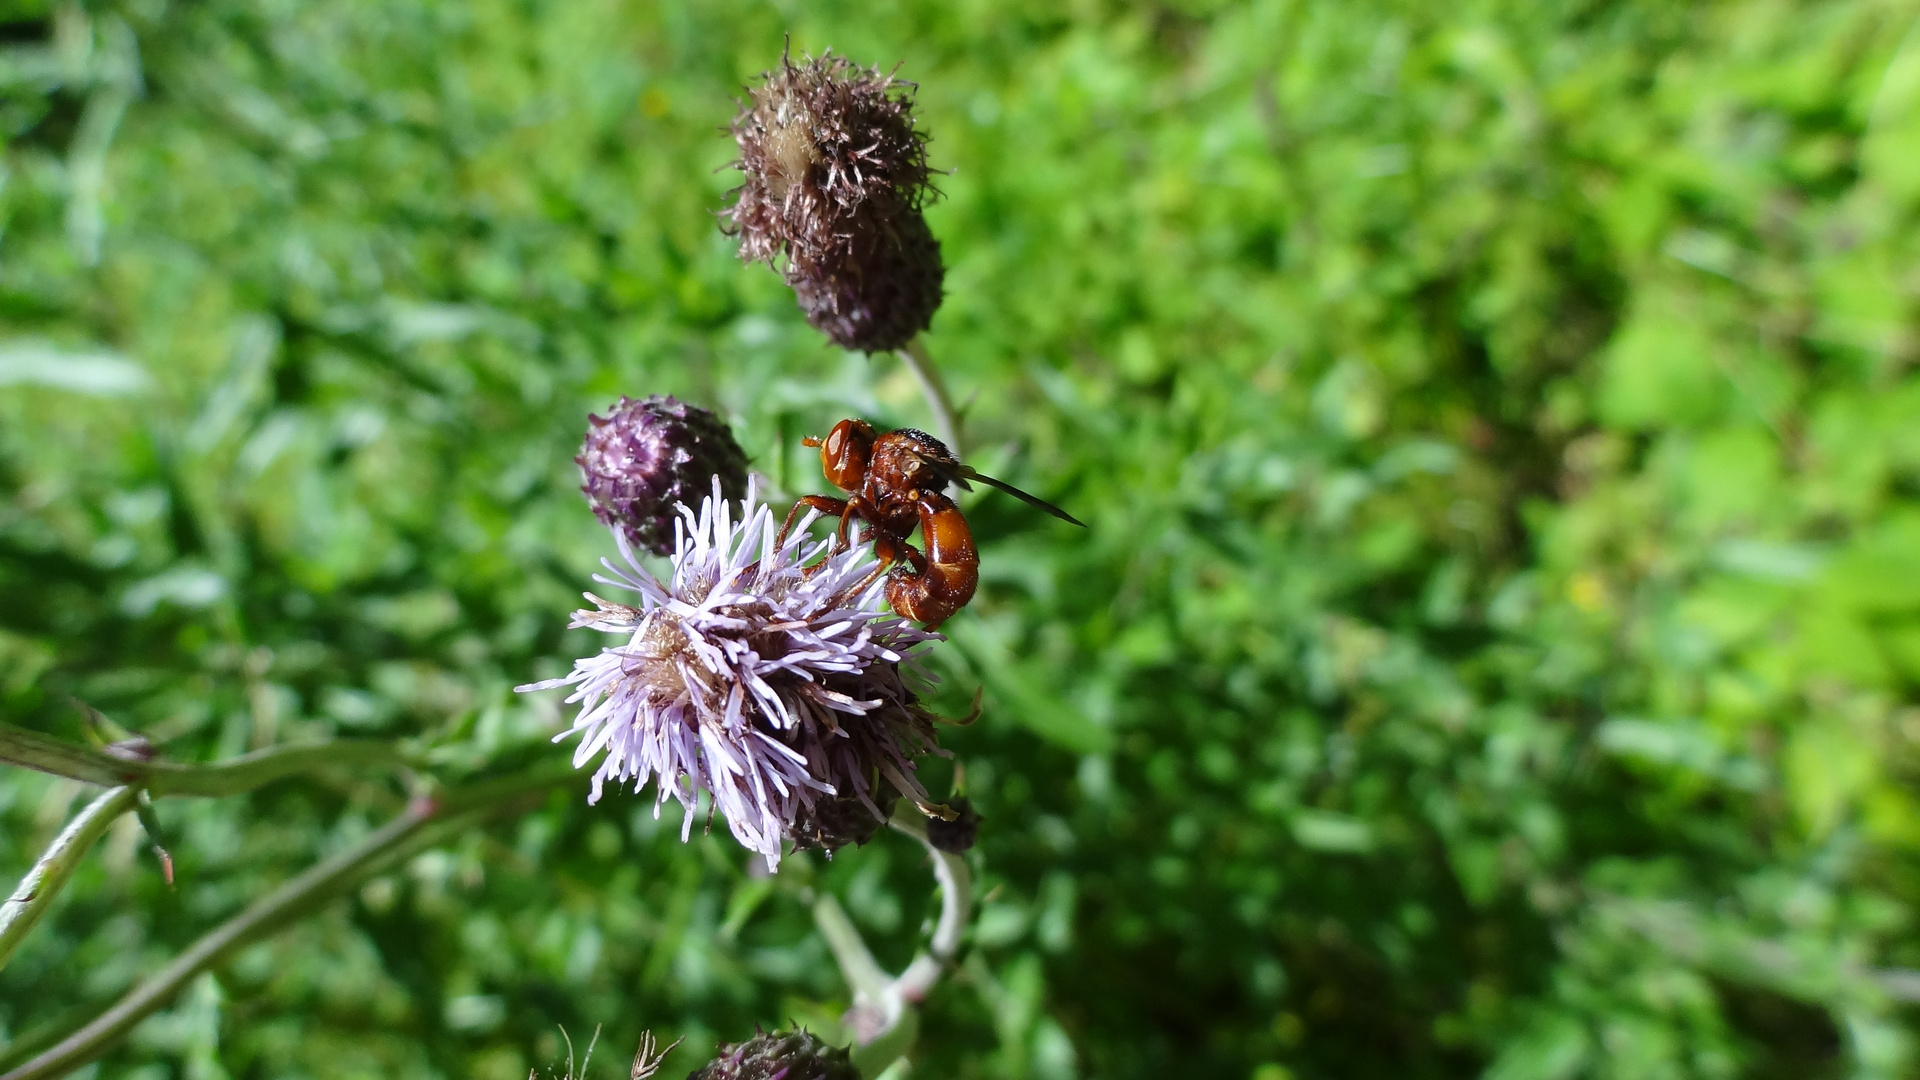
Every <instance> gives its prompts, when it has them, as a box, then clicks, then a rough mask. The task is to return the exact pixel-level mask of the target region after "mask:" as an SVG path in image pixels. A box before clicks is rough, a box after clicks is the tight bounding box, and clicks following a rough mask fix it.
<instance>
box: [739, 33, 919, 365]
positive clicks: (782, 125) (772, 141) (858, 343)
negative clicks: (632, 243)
mask: <svg viewBox="0 0 1920 1080" xmlns="http://www.w3.org/2000/svg"><path fill="white" fill-rule="evenodd" d="M912 89H913V84H912V83H908V82H903V81H899V80H896V79H894V78H893V77H892V76H891V75H882V74H881V73H880V70H879V69H878V68H873V69H864V68H860V67H857V66H855V65H853V64H850V63H848V62H847V61H846V60H844V59H841V58H840V57H837V56H833V55H832V54H831V53H828V54H825V55H822V56H821V57H820V58H819V59H817V60H808V61H806V62H805V63H804V64H802V65H801V66H799V67H795V66H794V65H793V63H792V62H791V61H790V60H788V59H786V58H784V57H783V58H782V59H781V61H780V68H779V69H778V70H776V71H771V72H768V73H766V75H765V76H764V78H763V81H762V82H761V84H760V85H759V86H757V87H750V88H749V89H748V100H747V101H746V103H745V104H744V106H743V107H742V109H741V111H740V115H739V116H737V117H736V118H735V119H734V122H733V137H734V141H735V142H737V143H738V144H739V146H740V159H739V161H738V162H737V163H736V164H737V166H738V168H739V169H740V171H741V173H742V174H743V175H744V177H745V181H744V182H743V183H742V184H741V186H740V189H739V191H738V192H737V193H736V197H735V200H734V204H733V205H732V206H731V207H729V208H728V209H727V210H726V211H724V213H725V216H726V217H728V218H729V219H730V227H729V231H731V232H733V233H735V234H737V235H738V236H739V237H740V255H741V257H742V258H744V259H747V260H748V261H764V262H766V263H767V264H768V265H769V266H773V265H776V264H777V263H778V262H779V260H780V259H781V258H782V257H784V259H785V264H784V266H783V267H782V272H783V274H784V275H785V277H786V280H787V283H788V284H789V285H791V286H793V289H794V292H795V294H796V295H797V297H798V299H799V301H800V307H801V310H802V311H804V312H805V313H806V316H807V321H808V322H809V323H811V324H812V325H813V326H814V327H816V328H817V329H819V330H820V331H822V332H823V333H825V334H826V335H827V336H828V337H830V338H832V339H833V340H834V341H835V342H836V343H837V344H839V345H841V346H842V347H844V348H849V349H861V350H864V351H867V352H878V351H882V350H886V349H895V348H899V347H901V346H903V345H905V344H906V343H907V342H908V341H910V340H911V339H912V338H913V336H914V335H915V334H917V333H919V332H920V331H922V330H924V329H926V328H927V325H928V324H929V323H930V322H931V321H932V320H933V313H934V311H935V310H936V309H938V308H939V306H940V297H941V282H942V279H943V276H944V271H943V270H942V269H941V266H940V245H939V243H938V242H937V241H935V240H934V238H933V233H932V232H931V231H930V230H929V229H928V228H927V223H926V220H925V219H924V218H923V217H922V216H921V213H920V208H921V206H922V204H923V203H924V202H925V201H926V198H927V195H928V193H929V192H931V191H932V187H931V185H930V183H929V178H930V175H931V171H930V170H929V168H928V166H927V150H926V136H925V135H924V134H922V133H921V132H919V131H917V130H915V128H914V125H913V112H912V110H913V101H912V96H911V92H912Z"/></svg>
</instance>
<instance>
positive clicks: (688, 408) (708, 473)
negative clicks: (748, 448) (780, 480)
mask: <svg viewBox="0 0 1920 1080" xmlns="http://www.w3.org/2000/svg"><path fill="white" fill-rule="evenodd" d="M573 460H574V461H575V462H576V463H577V464H578V465H579V466H580V475H581V477H582V478H583V479H584V480H585V481H586V482H585V483H584V484H582V485H581V486H580V490H581V491H583V492H585V493H586V495H587V502H588V503H589V504H591V505H592V507H593V513H594V516H595V517H598V518H599V519H600V520H601V521H602V522H604V523H605V524H607V525H608V526H610V527H613V528H616V529H619V530H620V531H621V532H622V533H623V534H624V535H625V537H626V539H627V542H628V543H629V544H632V545H633V546H634V547H637V548H643V549H645V550H647V551H651V552H653V553H654V554H656V555H665V554H668V553H669V552H671V551H672V550H673V523H674V521H675V519H676V516H677V515H676V514H675V511H674V507H675V505H676V504H679V503H686V502H697V501H698V500H699V499H700V498H701V496H703V495H704V494H705V493H706V491H707V490H708V488H709V487H710V486H711V485H712V483H713V481H714V479H715V478H718V479H719V481H720V490H721V491H722V492H724V493H725V494H726V495H727V496H728V497H730V498H735V499H737V498H739V497H740V496H741V495H742V494H744V493H745V491H746V487H747V455H746V452H745V451H743V450H741V449H740V444H739V443H737V442H735V441H734V438H733V432H732V431H731V430H729V429H728V428H727V425H726V422H725V421H723V420H721V419H720V418H719V417H717V416H715V415H714V414H713V413H711V412H708V411H707V410H705V409H702V408H700V407H699V406H697V405H688V404H686V403H685V402H681V401H676V400H674V399H673V397H671V396H667V395H660V394H655V395H654V396H652V397H649V398H647V399H645V400H643V401H635V400H633V399H632V398H629V397H626V396H624V395H623V396H622V397H621V398H620V401H619V402H618V403H617V404H615V405H614V407H613V408H612V409H610V410H608V412H607V415H606V416H604V417H600V416H593V415H589V416H588V417H587V439H586V443H585V444H584V445H583V446H581V448H580V456H579V457H576V458H574V459H573Z"/></svg>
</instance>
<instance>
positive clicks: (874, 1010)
mask: <svg viewBox="0 0 1920 1080" xmlns="http://www.w3.org/2000/svg"><path fill="white" fill-rule="evenodd" d="M888 824H889V825H891V826H893V828H894V829H895V830H896V831H898V832H903V833H906V834H907V835H908V836H911V837H913V838H914V839H916V840H918V841H920V843H921V844H923V845H924V846H925V847H926V849H927V853H928V854H929V855H931V856H932V857H933V874H934V877H935V878H936V879H937V880H938V881H939V882H940V920H939V922H937V923H935V924H934V928H933V938H932V940H931V941H930V942H929V943H928V945H927V951H925V952H923V953H920V954H919V955H917V956H915V957H914V958H913V962H912V963H910V964H908V965H907V969H906V970H905V971H903V972H901V973H900V974H899V975H898V976H895V977H888V975H887V974H886V972H884V971H883V970H881V968H880V965H879V963H878V962H877V961H875V960H874V958H873V953H872V952H871V951H870V950H868V948H867V943H866V941H865V940H863V939H862V938H861V937H860V931H859V930H858V929H856V928H855V927H854V925H853V922H852V921H851V920H850V919H848V918H847V914H846V912H845V911H843V910H842V909H841V907H840V903H839V901H837V900H835V899H834V898H833V896H832V895H831V894H825V895H822V896H821V897H820V899H819V900H817V901H815V902H814V905H813V921H814V924H815V925H816V926H818V927H819V928H820V935H821V936H822V937H824V938H826V939H827V947H828V948H829V949H830V950H832V952H833V958H834V960H835V961H837V962H838V963H839V965H840V973H841V974H842V975H843V976H844V977H845V978H846V980H847V985H849V986H850V987H852V988H853V1008H851V1009H848V1010H847V1016H846V1022H847V1026H848V1027H850V1028H852V1029H853V1036H854V1042H855V1043H856V1044H857V1045H860V1046H869V1045H871V1044H873V1043H875V1042H877V1041H878V1040H880V1039H881V1038H883V1037H885V1036H886V1035H888V1034H889V1033H891V1032H892V1031H893V1030H894V1029H895V1028H897V1027H899V1026H900V1022H901V1020H902V1019H903V1018H904V1017H905V1016H906V1013H907V1008H908V1006H912V1005H918V1004H919V1003H920V1001H921V1000H922V999H924V998H925V997H926V996H927V992H928V991H929V990H931V989H933V984H934V983H936V982H938V981H940V973H941V972H943V971H945V970H946V968H947V965H948V964H951V963H952V962H953V958H954V955H955V954H956V953H957V952H959V950H960V938H961V936H962V935H963V934H965V933H966V929H967V923H968V922H969V921H970V920H971V919H972V917H973V875H972V873H971V872H969V871H968V869H967V863H966V860H965V859H962V858H961V857H960V856H958V855H955V854H953V853H951V852H947V851H941V850H940V849H939V848H936V847H934V846H933V844H932V843H931V842H929V841H928V840H927V826H926V823H925V822H924V821H922V820H921V819H920V817H919V815H918V814H916V813H913V812H911V811H908V810H905V809H902V810H901V811H900V812H899V813H897V814H895V815H894V816H893V818H892V820H890V821H889V822H888ZM0 1080H6V1078H4V1077H0Z"/></svg>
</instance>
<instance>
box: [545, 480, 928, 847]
mask: <svg viewBox="0 0 1920 1080" xmlns="http://www.w3.org/2000/svg"><path fill="white" fill-rule="evenodd" d="M679 513H680V520H679V522H678V524H677V525H676V528H675V543H674V552H673V573H672V580H671V581H670V582H667V583H663V582H661V581H660V580H659V579H657V578H655V577H654V576H653V575H652V574H651V573H649V572H648V571H647V569H646V568H645V567H643V566H642V565H641V564H640V563H639V561H638V560H637V559H636V558H635V556H634V553H633V549H632V547H631V545H629V544H628V542H627V540H626V537H625V536H624V534H623V533H622V532H621V531H620V530H618V529H615V530H613V536H614V542H615V544H616V546H617V547H618V548H619V551H620V555H621V558H622V560H623V561H624V563H625V564H626V565H625V567H624V568H623V567H621V566H619V565H616V564H615V563H614V562H613V561H612V560H602V562H603V565H604V566H605V567H606V569H607V571H608V573H609V574H610V575H611V576H602V575H595V578H594V580H596V581H598V582H600V583H602V584H605V585H609V586H612V587H614V588H618V589H623V590H627V591H629V592H632V593H636V594H638V600H639V603H638V604H624V603H616V602H614V601H610V600H605V599H602V598H600V597H597V596H595V595H593V594H592V593H588V594H586V596H587V599H588V600H590V601H592V602H593V604H594V607H593V608H592V609H587V610H582V611H577V612H575V613H574V617H573V622H572V624H571V625H572V626H575V627H583V626H584V627H591V628H593V629H596V630H601V631H605V632H607V633H612V634H621V635H624V636H626V638H627V640H626V642H625V643H624V644H622V645H618V646H615V647H612V648H607V649H602V650H601V651H600V652H599V653H598V654H596V655H594V656H589V657H585V658H582V659H580V660H578V661H576V662H575V664H574V667H573V670H572V672H570V673H569V674H568V675H566V676H565V677H563V678H559V679H549V680H547V681H545V682H539V683H532V684H529V685H526V686H521V687H518V688H517V689H519V690H521V691H531V690H545V689H551V688H554V687H560V686H571V687H574V690H573V693H572V695H571V696H569V697H568V699H567V701H568V703H570V704H571V703H578V704H579V705H580V711H579V713H578V714H577V715H576V716H575V718H574V721H573V725H572V727H571V729H570V730H569V731H567V732H562V733H561V734H560V735H559V736H556V741H558V739H561V738H565V737H567V736H568V735H569V734H575V733H577V734H579V735H580V745H579V746H578V747H577V748H576V749H575V751H574V764H575V765H576V766H578V767H584V766H585V765H586V764H587V763H588V762H590V761H591V760H593V758H594V756H595V755H597V754H600V753H602V752H603V751H604V752H605V757H604V758H603V759H602V760H601V762H600V765H599V767H598V768H597V769H596V770H595V771H594V775H593V792H592V795H591V796H590V797H589V801H590V802H597V801H599V799H600V796H601V793H602V789H603V786H604V785H605V783H606V782H607V781H609V780H611V781H613V782H615V783H622V782H625V781H627V780H632V781H633V782H634V789H635V790H636V791H638V790H639V789H640V788H641V787H643V786H644V785H645V784H646V782H647V781H648V780H649V779H652V778H655V777H657V778H658V779H659V796H658V801H657V802H656V805H655V813H656V814H658V813H659V806H660V805H662V804H664V803H665V801H666V800H667V799H668V798H669V797H672V798H674V799H677V800H678V801H679V802H680V804H681V805H682V806H683V807H684V808H685V810H686V817H685V821H684V824H683V826H682V829H681V836H682V839H685V838H686V837H687V836H688V835H690V833H691V830H692V827H693V819H694V817H695V814H696V807H697V803H698V798H699V793H700V792H701V791H702V790H704V791H707V792H709V793H710V794H711V797H712V806H713V808H714V809H717V810H718V811H719V813H720V814H721V815H722V816H723V817H724V818H725V819H726V821H727V825H728V827H729V828H730V829H731V830H732V831H733V835H734V836H735V838H737V839H738V840H739V841H740V843H741V844H743V845H745V846H746V847H748V848H750V849H752V850H754V851H757V852H759V853H761V854H762V855H764V856H766V858H767V863H768V865H769V866H775V867H777V866H778V864H779V860H780V856H781V851H782V845H783V841H786V840H790V839H795V838H796V832H795V829H796V822H799V823H802V824H803V825H804V823H805V821H806V820H808V819H809V818H811V817H813V816H815V814H816V808H817V807H821V806H823V805H824V804H828V803H832V802H834V801H835V800H844V799H846V798H854V799H857V800H859V802H860V803H861V805H862V806H864V807H865V808H866V809H867V810H868V811H870V812H871V813H872V814H873V815H874V817H875V819H876V820H879V819H882V818H884V816H885V812H886V810H887V808H888V804H889V803H890V802H891V801H892V799H893V798H894V797H895V795H894V793H895V792H897V793H898V794H900V795H905V796H907V797H909V798H911V799H913V800H914V801H915V802H916V803H918V804H920V805H922V806H929V805H930V804H931V798H930V796H929V795H928V794H927V792H926V790H925V789H924V788H923V787H922V786H921V785H920V783H919V781H918V780H916V779H914V777H913V768H914V767H913V759H914V758H916V757H919V756H921V755H922V754H925V753H927V752H929V751H934V750H937V747H936V744H935V740H934V734H933V727H932V724H931V722H930V720H929V714H928V713H926V711H925V710H924V709H922V708H921V707H920V706H919V705H918V704H917V701H916V697H915V694H914V692H913V691H912V690H911V689H910V688H909V686H908V683H907V680H908V679H909V678H918V679H922V680H926V681H929V682H930V681H931V676H929V675H926V674H924V673H920V672H918V671H917V669H916V668H915V665H914V663H913V658H914V655H915V653H916V652H917V651H918V649H919V648H920V647H921V646H922V645H923V644H924V643H925V642H928V641H933V640H938V639H939V638H940V635H938V634H934V633H929V632H928V631H925V630H921V629H919V628H918V627H915V626H914V625H913V624H912V623H909V622H908V621H906V620H905V619H901V618H899V617H897V616H894V615H890V614H887V613H885V612H884V611H882V610H881V601H882V589H883V586H884V578H883V577H882V575H881V574H880V573H879V570H880V566H879V564H878V563H877V562H875V560H874V558H873V553H872V547H871V545H869V544H864V543H863V544H856V545H853V546H852V547H850V548H848V549H847V550H845V551H841V552H838V553H834V552H832V550H831V548H832V545H833V541H832V540H831V539H827V540H815V539H813V538H812V537H811V536H809V535H808V532H807V526H809V525H811V524H812V522H813V521H814V520H815V517H814V515H811V514H810V515H809V516H808V517H807V518H806V519H805V520H804V522H803V523H802V524H801V526H800V527H799V528H796V529H795V530H793V532H792V533H791V534H790V535H788V536H787V537H786V538H785V539H784V540H780V539H779V538H778V532H777V529H776V527H775V522H774V519H773V512H772V510H771V509H770V508H768V507H767V506H765V505H763V504H762V503H760V502H759V500H758V498H757V494H756V492H755V490H754V485H753V484H752V483H751V482H750V483H749V484H748V488H747V496H746V498H745V499H744V500H742V501H741V502H740V504H739V515H738V517H736V516H735V514H734V507H733V505H732V504H730V503H729V502H728V501H727V500H726V499H725V498H724V497H723V496H722V494H721V492H720V489H719V485H718V484H717V483H716V484H715V486H714V492H713V494H712V495H711V496H709V497H707V498H706V499H704V500H702V503H701V507H700V511H699V513H698V514H696V513H694V512H693V511H692V510H690V509H688V508H686V507H685V506H682V507H680V510H679Z"/></svg>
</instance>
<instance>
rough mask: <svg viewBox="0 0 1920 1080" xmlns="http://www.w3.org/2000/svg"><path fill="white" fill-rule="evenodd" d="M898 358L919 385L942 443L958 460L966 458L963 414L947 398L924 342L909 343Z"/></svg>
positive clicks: (942, 383) (917, 338) (915, 340)
mask: <svg viewBox="0 0 1920 1080" xmlns="http://www.w3.org/2000/svg"><path fill="white" fill-rule="evenodd" d="M899 355H900V362H901V363H903V364H905V365H907V370H908V371H911V372H912V373H913V377H914V380H915V381H916V382H918V383H919V384H920V394H921V396H923V397H925V398H926V399H927V408H928V409H930V410H931V411H932V412H933V424H934V426H935V427H936V428H939V429H940V430H939V432H938V434H939V436H940V441H941V442H944V443H946V444H947V449H949V450H952V451H953V455H954V456H955V457H965V456H966V450H965V449H963V448H962V447H961V445H960V414H959V413H958V412H957V411H955V410H954V407H953V398H951V397H949V396H948V395H947V384H946V381H945V380H943V379H942V378H940V369H939V368H937V367H935V366H934V363H933V357H931V356H929V355H927V346H926V342H925V340H924V339H922V338H919V337H915V338H914V339H913V340H912V341H909V342H907V347H906V348H904V349H901V350H899Z"/></svg>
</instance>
